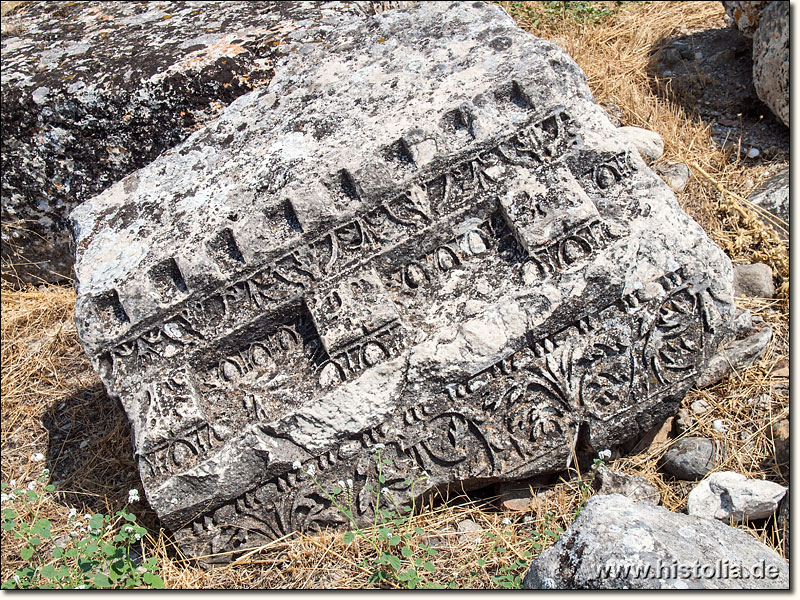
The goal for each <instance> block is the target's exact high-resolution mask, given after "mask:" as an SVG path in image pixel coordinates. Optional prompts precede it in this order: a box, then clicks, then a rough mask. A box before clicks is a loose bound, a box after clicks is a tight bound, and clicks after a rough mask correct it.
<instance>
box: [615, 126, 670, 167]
mask: <svg viewBox="0 0 800 600" xmlns="http://www.w3.org/2000/svg"><path fill="white" fill-rule="evenodd" d="M617 131H618V132H619V133H620V135H622V136H623V137H625V138H626V139H627V140H629V141H630V142H631V143H632V144H633V145H634V147H635V148H636V150H637V151H638V152H639V154H641V155H642V158H643V159H645V160H646V161H647V162H648V163H651V162H653V161H655V160H658V159H659V158H661V155H662V154H664V140H662V139H661V136H660V135H658V134H657V133H656V132H655V131H650V130H649V129H642V128H641V127H630V126H626V127H620V128H619V129H617Z"/></svg>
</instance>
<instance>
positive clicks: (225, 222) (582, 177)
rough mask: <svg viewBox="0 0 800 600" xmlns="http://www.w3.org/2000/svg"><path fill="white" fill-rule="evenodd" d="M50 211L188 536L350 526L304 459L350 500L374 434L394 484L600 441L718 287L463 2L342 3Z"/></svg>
mask: <svg viewBox="0 0 800 600" xmlns="http://www.w3.org/2000/svg"><path fill="white" fill-rule="evenodd" d="M72 222H73V225H74V231H75V235H76V252H77V256H76V274H77V292H78V298H77V302H76V322H77V327H78V332H79V336H80V338H81V341H82V343H83V345H84V347H85V349H86V351H87V353H88V355H89V356H90V358H91V361H92V363H93V365H94V366H95V368H96V369H97V371H98V372H99V373H100V376H101V378H102V379H103V381H104V383H105V384H106V386H107V388H108V390H109V393H110V394H111V395H112V396H113V397H117V398H119V399H120V400H121V402H122V405H123V406H124V408H125V410H126V411H127V414H128V416H129V419H130V421H131V425H132V429H133V432H134V437H135V451H136V454H137V457H138V460H139V465H140V471H141V474H142V480H143V483H144V486H145V490H146V493H147V498H148V500H149V502H150V504H151V506H152V507H153V508H154V509H155V511H156V512H157V513H158V515H159V517H160V518H161V519H162V522H163V523H165V524H166V525H167V526H169V527H171V528H172V529H174V530H176V537H177V538H178V540H179V541H180V543H181V544H182V546H183V548H184V550H185V551H186V552H189V553H191V554H207V553H210V552H218V551H220V550H225V549H228V550H230V549H236V548H243V547H247V546H251V545H254V544H259V543H261V542H263V541H264V540H265V539H269V538H272V537H274V536H276V535H282V534H283V533H286V532H289V531H292V530H294V529H297V528H301V529H312V530H313V529H316V528H321V527H325V526H329V525H337V524H345V522H346V520H345V518H344V517H343V516H342V515H341V514H339V513H338V511H337V510H336V508H335V507H334V506H333V505H332V504H331V502H330V500H329V499H328V497H327V496H326V495H325V493H323V491H322V490H320V489H319V487H318V485H319V486H320V487H322V488H323V489H325V490H326V491H330V490H332V489H333V488H334V487H341V488H343V490H344V491H343V492H342V493H343V494H345V496H344V497H347V498H352V499H353V512H354V517H355V518H356V519H357V520H359V521H361V522H364V523H367V522H371V519H372V514H373V512H372V511H373V510H374V500H375V495H374V493H372V492H370V491H369V490H368V489H367V488H366V487H365V485H372V486H373V487H377V486H378V484H377V481H376V479H377V470H376V464H375V457H374V455H375V454H376V452H377V451H378V449H380V452H381V456H382V461H383V462H384V463H385V464H384V466H383V474H384V477H385V478H386V487H387V489H388V492H387V493H386V494H384V495H382V496H381V498H382V500H381V501H382V502H387V503H388V502H390V500H389V496H392V497H393V498H394V499H395V500H396V501H397V502H404V501H406V500H408V499H409V497H410V495H411V493H412V489H413V490H414V493H415V494H423V493H426V492H427V491H430V490H432V489H434V488H435V487H442V486H445V485H448V484H455V485H457V486H458V487H459V488H460V487H461V486H462V485H463V486H464V487H466V488H469V487H470V486H479V485H486V484H489V483H499V482H501V481H504V480H505V481H508V480H514V479H518V478H524V477H530V476H534V475H537V474H543V473H553V472H558V471H561V470H563V469H564V467H565V466H566V465H567V464H568V463H569V461H570V459H571V456H572V447H573V445H574V444H578V445H579V446H581V447H585V448H612V447H615V446H617V445H618V444H619V443H621V442H624V441H627V440H630V439H632V438H635V437H637V436H638V435H640V434H641V432H643V431H646V430H647V429H649V428H651V427H653V426H654V425H655V424H657V423H661V422H662V421H664V419H665V418H667V417H668V416H669V415H670V414H672V413H674V412H675V411H676V410H677V407H678V404H679V402H680V399H681V398H682V397H683V395H684V394H685V392H686V391H687V390H688V389H690V387H691V386H692V385H693V384H694V381H695V379H696V377H697V376H698V374H699V373H700V372H701V371H702V370H703V367H704V364H705V362H706V361H707V360H708V357H709V356H711V355H712V354H713V353H714V351H715V347H716V345H717V344H718V342H719V340H720V338H721V337H722V336H723V335H724V334H725V330H726V327H727V322H728V321H729V320H730V318H731V315H732V312H733V304H732V298H733V296H732V270H731V265H730V262H729V260H728V259H727V258H726V257H725V255H724V253H723V252H722V251H721V250H720V249H719V248H718V247H717V246H716V245H715V244H713V243H712V242H711V241H710V240H709V239H708V237H707V236H706V235H705V233H704V232H703V230H702V229H701V228H700V226H699V225H697V223H695V222H694V221H693V220H692V219H691V218H689V217H688V216H687V215H686V214H685V213H683V212H682V211H681V210H680V208H679V206H678V203H677V201H676V199H675V196H674V195H673V193H672V192H671V191H670V190H669V188H668V187H667V185H666V184H665V183H664V182H663V181H661V180H660V179H659V178H658V177H656V176H655V174H653V172H652V171H650V170H649V168H647V166H646V165H645V164H644V162H643V161H642V159H641V158H640V157H639V155H638V153H637V152H636V150H635V148H634V147H633V146H632V145H631V144H629V143H628V142H626V141H625V140H624V139H622V138H621V137H620V136H619V135H618V134H617V133H616V130H615V128H613V127H612V126H611V125H610V123H609V122H608V119H607V117H606V115H605V113H604V111H603V110H602V109H601V108H600V107H599V106H597V105H596V104H595V103H594V101H593V100H592V97H591V94H590V92H589V89H588V86H587V85H586V81H585V77H584V75H583V74H582V73H581V71H580V69H579V68H578V66H577V65H576V64H575V63H574V62H573V61H572V60H571V59H570V58H569V57H568V56H567V55H566V54H565V53H564V52H563V51H561V50H560V49H559V48H558V47H556V46H555V45H553V44H550V43H548V42H545V41H542V40H538V39H536V38H534V37H532V36H531V35H529V34H526V33H524V32H523V31H522V30H520V29H519V28H518V27H516V26H515V25H514V23H513V21H512V20H511V18H510V17H508V16H507V15H506V14H505V13H504V12H503V11H502V10H501V9H500V8H498V7H495V6H492V5H488V4H483V3H477V2H469V3H425V4H420V5H414V7H412V8H410V9H407V10H400V11H389V12H386V13H383V14H382V15H379V16H377V17H374V18H372V19H370V20H369V21H367V22H366V23H363V24H356V23H352V24H347V25H343V26H341V27H340V28H338V29H337V30H336V32H335V33H334V34H332V35H330V36H328V37H327V38H326V39H325V40H324V41H323V42H322V43H321V44H319V45H318V46H316V47H315V48H314V49H313V50H311V51H309V53H308V54H307V55H306V56H303V57H292V58H290V60H289V61H287V63H286V64H285V65H283V66H281V67H280V68H279V69H277V71H276V75H275V77H274V78H273V79H272V81H271V83H270V85H269V88H268V89H265V90H262V91H256V92H252V93H249V94H247V95H245V96H242V97H240V98H239V99H237V100H236V101H235V102H233V103H232V104H231V105H230V106H229V107H228V108H227V109H226V110H225V112H224V113H223V115H222V116H221V117H220V118H219V119H218V120H217V121H215V122H214V123H212V124H209V125H208V126H207V127H206V128H204V129H203V130H201V131H199V132H197V133H195V134H193V135H192V136H191V137H190V138H189V139H188V140H187V141H186V142H185V143H183V144H181V145H180V146H178V147H177V148H175V149H173V150H171V151H169V152H168V153H166V154H165V155H163V156H161V157H159V158H158V159H156V160H155V161H154V162H153V163H152V164H151V165H149V166H147V167H146V168H144V169H142V170H140V171H139V172H137V173H135V174H132V175H130V176H128V177H126V178H125V179H124V180H122V181H121V182H119V183H118V184H115V185H114V186H113V187H111V188H109V189H108V190H106V191H105V192H104V193H102V194H101V195H99V196H97V197H96V198H93V199H92V200H90V201H88V202H86V203H84V204H83V205H81V206H80V207H78V208H77V209H76V210H75V211H74V212H73V213H72ZM422 470H424V471H425V472H426V473H427V477H425V478H424V481H417V480H419V479H421V478H423V473H422ZM311 471H313V472H314V479H315V480H316V482H317V483H315V481H313V480H312V479H311V477H310V476H309V475H308V473H310V472H311ZM409 480H414V481H417V484H416V485H415V486H413V487H412V486H410V485H409V484H408V481H409ZM339 482H341V483H339ZM317 484H318V485H317ZM227 557H228V558H230V555H227Z"/></svg>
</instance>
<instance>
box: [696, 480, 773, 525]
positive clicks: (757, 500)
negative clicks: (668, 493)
mask: <svg viewBox="0 0 800 600" xmlns="http://www.w3.org/2000/svg"><path fill="white" fill-rule="evenodd" d="M786 489H787V488H785V487H783V486H782V485H780V484H777V483H774V482H772V481H767V480H764V479H748V478H747V477H745V476H744V475H741V474H740V473H734V472H733V471H722V472H719V473H712V474H711V475H709V476H708V477H707V478H706V479H704V480H703V481H701V482H700V483H698V484H697V485H696V486H695V488H694V489H693V490H692V491H691V492H689V498H688V500H687V504H686V512H687V513H688V514H690V515H697V516H698V517H703V518H707V519H711V518H714V519H719V520H720V521H728V520H730V519H733V521H734V522H736V523H739V522H741V521H745V520H747V521H753V520H755V519H764V518H766V517H769V516H770V515H772V513H774V512H775V510H776V509H777V508H778V503H779V502H780V500H781V498H783V496H784V494H785V493H786Z"/></svg>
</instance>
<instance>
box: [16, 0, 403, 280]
mask: <svg viewBox="0 0 800 600" xmlns="http://www.w3.org/2000/svg"><path fill="white" fill-rule="evenodd" d="M398 4H405V3H402V2H96V1H93V2H31V3H25V5H23V6H20V7H18V8H16V9H15V11H14V12H13V13H11V14H9V15H6V16H4V17H3V36H2V70H3V78H2V119H3V131H2V151H1V154H2V163H3V172H2V195H3V203H2V212H1V214H2V221H3V229H2V243H1V244H0V246H1V249H2V250H1V251H2V276H3V278H4V279H8V280H10V281H13V282H15V283H18V282H20V281H22V282H34V283H39V282H41V281H42V280H44V281H50V282H65V281H69V279H70V278H71V277H72V261H73V255H72V249H71V248H70V233H69V230H68V223H67V218H68V215H69V211H70V210H72V209H73V208H75V207H76V206H77V205H79V204H80V203H81V202H83V201H84V200H87V199H88V198H91V197H92V196H94V195H96V194H98V193H100V192H101V191H103V190H104V189H106V188H107V187H109V186H110V185H111V184H113V183H115V182H117V181H119V180H120V179H122V178H123V177H124V176H125V175H127V174H128V173H131V172H132V171H135V170H136V169H138V168H140V167H143V166H145V165H146V164H148V163H149V162H150V161H152V160H153V159H154V158H156V157H157V156H158V155H159V154H161V153H162V152H164V151H165V150H167V149H169V148H171V147H173V146H175V145H176V144H178V143H180V142H181V141H183V140H185V139H186V138H187V137H189V135H190V134H191V133H192V132H194V131H196V130H197V129H198V128H199V127H201V126H202V124H203V123H205V122H208V121H210V120H213V119H214V118H216V117H217V116H218V115H219V114H220V112H221V111H222V109H223V108H224V107H225V106H227V105H228V104H230V103H231V102H232V101H233V100H234V99H236V98H238V97H239V96H241V95H242V94H244V93H247V92H249V91H251V90H253V89H256V88H260V87H263V86H264V85H266V83H268V82H269V80H270V78H271V77H272V75H273V73H274V69H275V66H276V64H277V62H278V61H279V60H280V59H281V58H282V57H284V56H285V55H286V54H287V53H292V52H298V51H300V48H303V47H307V45H309V44H314V43H318V42H319V41H321V40H322V39H324V38H325V37H326V36H327V35H329V34H330V32H331V30H332V29H333V28H334V27H335V26H336V25H337V24H339V23H341V22H343V21H346V20H363V19H365V18H366V15H367V14H374V12H375V10H380V9H381V8H382V6H381V5H386V6H389V7H391V6H395V5H398Z"/></svg>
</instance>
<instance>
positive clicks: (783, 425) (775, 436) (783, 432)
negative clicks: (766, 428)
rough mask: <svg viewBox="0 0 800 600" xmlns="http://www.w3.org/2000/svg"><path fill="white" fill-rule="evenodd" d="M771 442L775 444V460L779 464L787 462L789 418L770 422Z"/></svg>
mask: <svg viewBox="0 0 800 600" xmlns="http://www.w3.org/2000/svg"><path fill="white" fill-rule="evenodd" d="M772 443H773V444H774V445H775V460H776V461H777V463H778V464H779V465H782V464H784V463H785V464H786V465H787V466H788V463H789V419H781V420H780V421H777V422H775V423H773V424H772Z"/></svg>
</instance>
